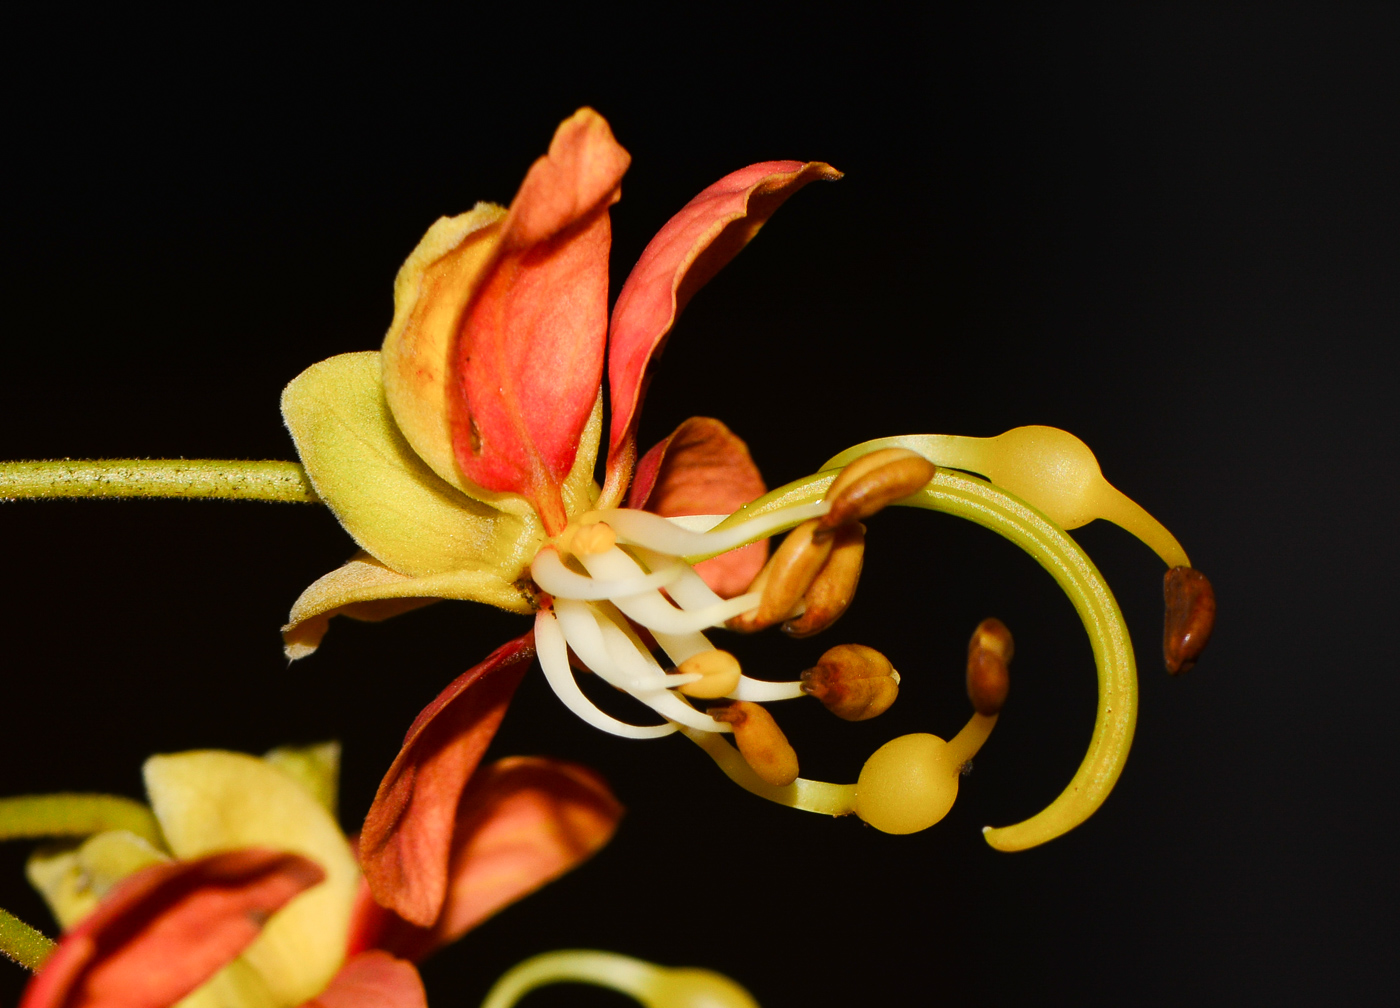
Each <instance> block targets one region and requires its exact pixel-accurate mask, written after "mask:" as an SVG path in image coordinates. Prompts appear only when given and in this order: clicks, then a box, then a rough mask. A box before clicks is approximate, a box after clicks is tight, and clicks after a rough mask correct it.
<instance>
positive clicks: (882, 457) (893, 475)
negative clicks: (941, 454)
mask: <svg viewBox="0 0 1400 1008" xmlns="http://www.w3.org/2000/svg"><path fill="white" fill-rule="evenodd" d="M935 472H937V469H936V468H935V467H934V464H933V463H932V462H930V461H929V460H928V459H926V458H924V457H923V456H922V455H920V454H918V453H917V452H913V451H910V450H909V449H907V448H884V449H882V450H880V451H877V452H871V453H870V454H869V455H863V456H861V457H860V458H858V459H856V460H855V461H854V462H852V463H851V464H850V465H848V466H847V467H846V468H845V469H844V470H842V472H841V475H839V476H837V477H836V479H835V480H833V481H832V484H831V487H830V488H829V489H828V490H827V492H826V499H827V500H829V501H831V510H830V511H828V512H827V513H826V514H825V515H823V516H822V517H821V518H820V519H818V521H819V522H820V523H821V528H822V529H823V530H824V531H825V530H829V529H834V528H837V527H839V526H841V525H847V524H849V523H851V522H858V521H864V520H865V519H866V518H869V517H870V516H871V515H873V514H875V513H877V512H879V511H882V510H884V509H885V508H886V507H887V506H889V505H890V504H893V503H894V502H895V501H897V500H903V499H904V498H905V497H908V496H909V495H910V494H912V493H914V492H915V491H916V490H919V489H920V488H922V487H923V486H924V485H925V484H927V483H928V481H929V480H931V479H933V476H934V473H935Z"/></svg>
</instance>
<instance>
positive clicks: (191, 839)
mask: <svg viewBox="0 0 1400 1008" xmlns="http://www.w3.org/2000/svg"><path fill="white" fill-rule="evenodd" d="M143 770H144V774H145V779H146V793H147V794H148V795H149V797H150V799H151V805H152V807H153V808H154V809H155V813H156V818H157V819H159V820H160V824H161V829H162V830H163V831H164V833H165V837H166V840H167V841H168V843H169V845H170V850H171V853H173V854H174V855H175V856H176V857H177V858H180V859H193V858H198V857H203V856H204V855H206V854H212V853H215V852H217V851H224V850H234V849H237V848H242V847H265V848H268V849H271V850H281V851H291V852H293V853H296V854H301V855H304V856H305V857H308V858H310V859H311V860H312V861H315V862H316V863H317V864H318V865H320V866H321V868H322V869H323V870H324V871H325V873H326V880H325V881H324V882H322V883H320V884H319V885H317V886H315V887H313V888H312V889H310V890H308V891H307V892H305V893H302V894H301V895H300V896H298V897H296V898H295V899H293V900H292V901H291V902H290V903H288V904H287V905H286V906H285V907H283V908H282V909H281V910H279V911H278V912H277V913H276V914H274V915H273V916H272V918H271V920H269V921H268V923H267V925H266V926H265V927H264V928H263V930H262V934H260V935H259V936H258V938H257V940H256V941H254V942H253V943H252V944H251V945H249V946H248V948H247V949H246V950H244V952H243V954H242V956H241V960H242V961H243V962H244V963H246V964H247V966H248V967H251V968H252V969H253V971H255V972H256V973H257V975H258V976H259V977H260V978H261V980H262V981H263V983H265V984H266V988H267V993H268V995H269V997H270V1001H271V1003H272V1004H276V1005H286V1006H293V1005H299V1004H301V1003H302V1002H304V1001H306V1000H308V999H310V998H312V997H314V996H315V995H317V994H319V993H320V992H321V991H322V990H323V989H324V988H325V986H326V984H328V983H329V982H330V980H331V977H332V976H334V975H335V973H336V971H337V970H338V969H339V968H340V966H341V963H342V962H343V960H344V958H345V942H346V937H347V934H348V930H349V923H350V911H351V908H352V905H353V903H354V898H355V890H356V886H357V884H358V882H359V869H358V868H357V867H356V865H355V859H354V856H353V855H352V853H351V851H350V845H349V844H348V843H347V842H346V840H345V837H344V836H343V835H342V834H341V832H340V829H339V827H338V826H337V825H336V823H335V820H334V819H332V818H331V816H330V813H328V812H327V811H326V810H325V808H323V807H322V806H321V804H320V803H319V802H318V801H317V800H316V799H315V798H314V797H312V795H311V793H310V792H309V791H307V789H306V788H305V787H303V786H302V785H301V784H300V783H298V782H297V781H296V780H294V779H293V778H292V777H290V776H289V775H288V774H287V773H285V772H284V771H282V770H279V769H278V768H276V767H274V766H273V765H271V764H270V763H267V762H265V761H263V760H260V759H258V758H256V757H254V756H246V755H244V754H242V753H233V752H223V751H219V750H199V751H195V752H186V753H177V754H174V755H169V756H152V757H151V758H150V759H148V760H147V761H146V764H145V767H144V768H143ZM235 968H236V969H239V970H242V969H243V968H244V967H241V966H239V967H235ZM236 980H237V978H231V979H230V980H219V979H218V978H217V977H216V981H217V982H220V983H232V982H234V981H236ZM239 986H243V984H242V983H241V982H239ZM239 1003H240V1004H242V1002H239Z"/></svg>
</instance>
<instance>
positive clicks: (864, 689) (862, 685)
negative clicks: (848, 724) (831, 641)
mask: <svg viewBox="0 0 1400 1008" xmlns="http://www.w3.org/2000/svg"><path fill="white" fill-rule="evenodd" d="M802 691H803V692H804V693H809V694H811V695H812V696H814V697H816V698H817V699H818V700H820V701H821V702H822V704H823V706H825V707H826V709H827V710H829V711H831V713H833V714H835V715H836V716H837V717H839V718H842V719H843V720H846V721H866V720H869V719H870V718H873V717H876V716H878V715H880V714H883V713H885V711H887V710H889V707H890V704H892V703H894V701H895V698H896V697H898V696H899V678H898V673H897V672H895V670H894V666H893V665H891V664H890V660H889V659H888V658H886V657H885V656H884V655H882V654H881V653H880V652H879V651H876V650H875V649H874V648H872V647H866V646H865V645H864V644H838V645H837V646H836V647H834V648H832V649H831V650H829V651H827V652H826V654H824V655H822V656H821V659H820V660H819V661H818V662H817V666H816V668H810V669H808V670H807V671H806V672H803V673H802Z"/></svg>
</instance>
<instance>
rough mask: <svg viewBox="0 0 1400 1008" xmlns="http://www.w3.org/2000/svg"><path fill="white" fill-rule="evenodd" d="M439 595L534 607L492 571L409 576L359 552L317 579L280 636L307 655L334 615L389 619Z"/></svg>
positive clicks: (520, 609) (294, 651) (294, 652)
mask: <svg viewBox="0 0 1400 1008" xmlns="http://www.w3.org/2000/svg"><path fill="white" fill-rule="evenodd" d="M437 599H464V600H467V601H471V602H485V603H486V604H487V605H493V606H496V607H497V608H500V609H505V610H507V611H509V612H516V613H521V614H529V613H531V612H533V611H534V607H533V606H532V605H531V602H530V596H529V595H528V594H527V593H526V592H525V591H524V590H523V589H521V588H517V587H516V586H515V585H514V584H512V583H511V582H508V581H503V580H502V579H501V578H500V577H498V576H497V575H496V574H495V573H493V572H491V571H489V570H481V569H476V568H463V569H461V570H454V571H447V572H446V573H443V574H429V575H426V576H424V577H416V578H415V577H407V576H406V575H403V574H399V573H398V572H396V571H392V570H390V569H389V568H388V567H386V566H384V565H383V564H382V563H380V562H379V561H378V560H376V559H375V558H374V557H372V556H369V555H368V554H365V553H361V554H359V555H358V556H356V557H355V558H354V559H352V560H351V561H350V562H349V563H347V564H346V565H345V566H344V567H337V568H336V569H335V570H333V571H331V572H330V573H329V574H326V575H325V576H323V577H321V578H319V579H318V580H316V581H314V582H313V583H312V584H311V586H310V587H308V588H307V589H306V591H304V592H302V593H301V597H300V598H298V599H297V600H296V604H295V605H293V606H292V612H291V616H290V617H289V618H288V622H287V625H286V626H284V627H283V628H282V640H283V643H284V646H285V650H286V652H287V657H288V658H289V659H291V660H293V661H295V660H296V659H298V658H305V657H306V656H307V655H309V654H311V653H312V652H313V651H315V650H316V649H317V648H318V647H320V645H321V638H322V637H324V636H325V635H326V629H327V626H328V625H329V623H330V618H331V617H332V616H339V615H344V616H350V617H352V618H355V619H363V620H371V621H372V620H380V619H388V618H389V617H390V616H395V615H397V614H398V613H400V612H405V611H407V610H409V609H416V608H418V607H419V606H424V605H427V604H428V603H430V602H433V601H436V600H437Z"/></svg>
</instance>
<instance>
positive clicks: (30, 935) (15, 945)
mask: <svg viewBox="0 0 1400 1008" xmlns="http://www.w3.org/2000/svg"><path fill="white" fill-rule="evenodd" d="M55 944H56V943H55V942H54V940H53V939H52V938H50V937H48V936H47V935H45V934H44V933H42V932H40V931H36V930H34V928H32V927H30V926H29V925H28V924H26V923H24V921H22V920H20V919H19V918H18V917H16V916H15V915H14V914H12V913H10V912H9V911H8V910H4V909H0V955H3V956H5V957H6V958H8V959H13V960H14V961H15V962H17V963H19V964H20V965H21V966H23V967H24V968H25V969H28V970H38V969H39V967H40V966H42V965H44V960H45V959H47V958H48V957H49V953H51V952H52V951H53V947H54V945H55Z"/></svg>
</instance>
